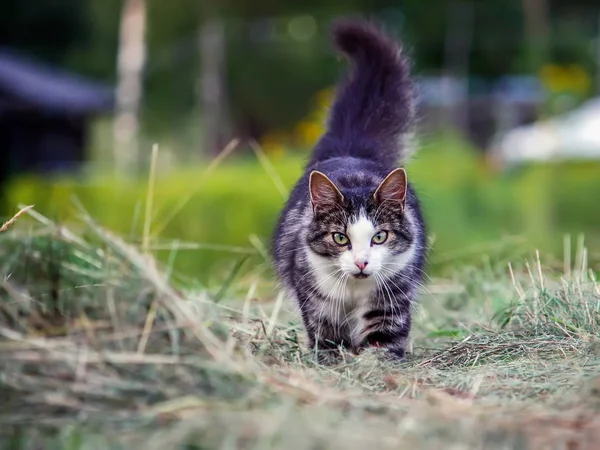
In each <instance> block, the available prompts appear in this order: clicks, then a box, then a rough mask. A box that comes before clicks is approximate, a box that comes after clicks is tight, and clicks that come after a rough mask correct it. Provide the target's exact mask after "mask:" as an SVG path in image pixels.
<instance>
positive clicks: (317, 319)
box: [299, 300, 351, 363]
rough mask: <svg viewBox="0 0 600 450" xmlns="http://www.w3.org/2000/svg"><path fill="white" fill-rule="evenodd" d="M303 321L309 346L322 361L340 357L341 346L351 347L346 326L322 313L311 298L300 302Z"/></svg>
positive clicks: (327, 361) (330, 360)
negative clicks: (341, 325)
mask: <svg viewBox="0 0 600 450" xmlns="http://www.w3.org/2000/svg"><path fill="white" fill-rule="evenodd" d="M313 301H314V300H313ZM299 304H300V307H301V311H302V322H303V323H304V329H305V330H306V335H307V341H308V342H307V344H308V348H309V349H310V350H311V351H313V352H314V353H315V354H316V356H317V359H318V360H319V361H320V362H322V363H329V362H332V361H334V360H336V359H338V358H339V356H340V348H343V347H350V346H351V341H350V337H349V333H348V332H347V329H346V328H347V327H346V328H343V329H342V328H340V326H339V325H337V324H335V323H333V322H332V321H331V320H330V319H329V318H328V317H327V316H325V315H323V314H322V313H321V310H320V308H318V307H317V305H311V304H310V300H305V301H304V302H300V303H299Z"/></svg>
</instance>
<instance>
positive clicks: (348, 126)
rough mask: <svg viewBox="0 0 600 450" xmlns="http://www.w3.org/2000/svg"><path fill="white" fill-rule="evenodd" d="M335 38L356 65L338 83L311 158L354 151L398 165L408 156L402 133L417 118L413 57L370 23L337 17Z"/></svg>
mask: <svg viewBox="0 0 600 450" xmlns="http://www.w3.org/2000/svg"><path fill="white" fill-rule="evenodd" d="M333 39H334V42H335V44H336V47H337V48H338V49H339V50H340V51H341V52H343V53H344V54H345V55H346V56H348V58H349V59H350V60H351V61H352V63H353V66H354V67H353V71H352V72H351V73H350V76H349V77H348V79H347V80H346V81H345V82H344V83H341V85H340V86H339V87H338V91H337V97H336V99H335V102H334V104H333V107H332V109H331V112H330V117H329V123H328V130H327V132H326V134H325V135H324V136H323V137H322V139H321V141H320V142H319V143H318V144H317V146H316V148H315V150H314V153H313V156H312V161H311V162H312V163H316V162H319V161H323V160H326V159H330V158H333V157H336V156H354V157H359V158H365V159H369V160H373V161H378V162H381V163H384V164H386V165H394V164H397V163H398V162H400V161H401V160H404V159H405V158H406V157H407V155H406V146H405V144H404V142H403V137H404V136H405V135H406V133H407V132H408V131H409V129H410V126H411V124H412V121H413V118H414V109H415V107H414V87H413V83H412V80H411V77H410V64H409V61H408V60H407V59H406V57H404V56H403V55H402V53H401V47H400V45H399V43H398V42H396V41H395V40H394V39H392V38H391V37H390V36H388V35H387V34H385V33H383V32H382V31H381V30H380V29H379V28H377V27H376V26H374V25H372V24H370V23H368V22H364V21H354V20H344V21H340V22H337V23H336V24H334V27H333Z"/></svg>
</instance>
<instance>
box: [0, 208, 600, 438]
mask: <svg viewBox="0 0 600 450" xmlns="http://www.w3.org/2000/svg"><path fill="white" fill-rule="evenodd" d="M28 214H29V215H30V216H31V218H30V219H28V220H23V221H20V223H19V225H18V226H16V227H13V228H12V229H11V230H10V231H7V232H6V233H2V234H1V235H0V249H1V251H2V255H3V256H2V260H1V262H0V270H1V271H2V280H3V281H2V288H3V289H2V290H1V292H0V296H1V297H0V354H1V355H0V405H1V406H0V427H1V431H0V436H1V437H0V443H1V446H2V447H3V448H4V447H7V448H15V449H17V448H27V449H29V448H31V449H34V448H35V449H37V448H44V449H52V448H68V449H79V448H128V449H131V448H144V449H153V448H157V449H164V448H286V449H288V448H290V449H296V448H297V449H305V448H306V449H308V448H319V449H326V448H332V449H334V448H349V449H354V448H355V449H362V448H368V447H369V446H371V445H377V447H378V448H445V449H467V448H481V449H495V448H498V449H500V448H519V449H521V448H522V449H527V448H565V449H586V448H596V447H595V443H596V442H598V441H599V440H600V416H599V415H598V413H597V411H598V408H599V407H600V374H599V368H600V366H599V363H600V343H599V342H598V341H597V338H598V335H599V331H600V291H599V288H598V284H597V283H596V282H595V280H594V278H593V273H592V272H589V271H588V268H587V267H586V265H585V262H584V261H583V260H582V258H580V257H578V258H575V264H574V265H575V266H576V267H577V270H573V268H572V267H571V265H570V264H569V270H568V274H565V275H560V274H552V272H553V270H552V268H544V267H542V264H541V262H540V259H539V256H538V257H537V258H535V259H534V260H533V261H532V262H531V263H529V264H524V265H523V267H521V268H519V267H515V268H511V271H510V272H509V271H508V270H507V268H506V265H505V264H492V263H489V262H486V263H485V264H483V265H482V267H478V268H467V267H465V268H461V269H460V270H457V272H456V275H455V276H453V278H451V279H444V280H441V279H438V280H432V281H431V283H430V284H429V286H428V291H429V292H428V293H424V300H423V308H422V309H420V310H419V311H417V313H416V324H415V328H414V342H413V349H412V350H413V351H412V353H411V354H410V355H409V358H408V360H407V361H406V362H403V363H401V364H391V363H384V362H382V360H381V359H380V358H379V357H378V355H377V353H376V352H375V351H369V352H366V353H364V354H362V355H360V356H358V357H356V356H354V357H353V356H351V355H344V357H345V358H344V360H343V362H340V363H339V364H337V365H335V366H321V365H319V364H317V363H316V360H315V357H314V355H313V354H311V353H310V352H307V351H306V350H305V347H304V344H303V334H302V330H301V328H300V327H299V325H298V321H297V320H296V318H295V317H294V316H293V314H291V313H290V312H289V311H288V309H287V308H286V306H285V304H284V303H282V299H281V297H277V296H274V295H273V292H274V289H273V286H272V284H271V283H270V282H269V280H265V279H264V277H262V276H261V275H259V273H260V272H258V271H256V270H254V269H252V268H250V269H247V270H246V271H244V272H243V273H241V274H240V275H239V276H238V277H237V278H236V279H235V281H234V280H233V279H232V278H230V279H229V280H228V281H227V284H228V285H227V286H226V287H227V289H222V288H223V287H222V286H219V287H218V288H217V289H216V290H215V292H212V291H211V290H205V289H201V290H197V291H190V290H189V289H187V288H185V287H182V285H181V283H180V282H178V280H177V279H174V278H173V277H172V276H170V275H169V274H170V273H171V268H170V267H163V268H158V267H157V265H156V263H155V261H154V260H153V259H152V258H151V257H150V256H149V255H148V254H147V253H146V252H145V251H143V250H145V249H147V248H148V247H149V245H150V243H149V242H148V240H146V242H145V247H144V249H138V248H135V247H133V246H131V245H129V244H127V243H126V242H124V241H123V240H122V239H120V238H119V237H117V236H114V235H113V234H111V233H110V232H108V231H107V230H105V229H103V228H102V227H100V226H98V225H97V224H96V223H94V221H93V220H92V219H91V218H90V217H88V216H85V215H83V220H82V224H81V227H79V229H78V230H69V229H66V228H64V227H60V226H56V225H55V224H53V223H51V222H50V221H48V220H47V219H45V218H44V217H42V216H40V215H39V214H37V213H36V212H35V211H28ZM578 254H585V252H583V251H580V252H579V253H578ZM215 298H217V299H218V300H219V302H218V303H216V302H215V301H214V299H215Z"/></svg>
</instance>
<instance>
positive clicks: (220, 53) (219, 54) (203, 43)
mask: <svg viewBox="0 0 600 450" xmlns="http://www.w3.org/2000/svg"><path fill="white" fill-rule="evenodd" d="M198 40H199V42H198V44H199V48H200V77H199V78H200V79H199V86H198V100H197V102H198V105H199V107H200V110H201V117H202V127H201V129H202V137H201V148H200V154H201V155H210V154H213V153H215V152H217V151H219V149H220V148H221V147H222V146H223V145H224V142H223V140H224V137H225V134H226V133H227V130H228V121H227V117H226V108H225V100H226V98H225V97H226V96H225V83H224V78H225V74H224V72H225V67H224V66H225V29H224V25H223V21H222V20H221V19H218V18H216V17H213V18H210V19H207V20H205V21H203V22H202V24H201V25H200V30H199V33H198Z"/></svg>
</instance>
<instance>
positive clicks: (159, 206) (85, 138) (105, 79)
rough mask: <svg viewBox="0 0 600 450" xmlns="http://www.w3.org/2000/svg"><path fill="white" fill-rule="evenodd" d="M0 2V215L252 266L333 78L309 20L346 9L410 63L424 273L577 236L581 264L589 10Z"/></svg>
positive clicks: (588, 182)
mask: <svg viewBox="0 0 600 450" xmlns="http://www.w3.org/2000/svg"><path fill="white" fill-rule="evenodd" d="M1 9H2V14H0V148H1V152H0V157H1V158H2V160H1V161H0V196H1V205H2V206H1V207H2V214H3V215H5V216H9V215H11V214H12V213H14V211H15V209H16V208H17V207H18V205H19V204H35V205H36V210H37V211H38V212H40V213H41V214H44V215H46V216H48V217H50V218H52V219H55V220H59V221H61V222H63V223H69V224H71V223H74V222H75V221H76V219H77V216H78V215H79V214H81V212H82V209H85V211H87V212H88V213H89V214H90V215H91V216H92V217H93V218H94V219H95V220H96V221H97V222H99V223H100V224H102V225H104V226H107V227H109V228H110V229H113V230H115V231H116V232H118V233H120V234H121V235H123V236H125V237H126V238H127V239H128V240H129V241H131V242H136V243H138V242H142V241H143V242H144V245H145V246H146V247H147V249H148V250H149V251H152V252H155V253H156V255H158V257H159V259H160V260H161V261H163V262H165V263H166V264H168V265H169V267H174V268H175V270H176V271H177V272H178V273H180V274H183V275H186V276H189V277H190V278H193V279H196V280H200V281H201V282H202V283H210V282H216V281H215V280H222V279H223V277H224V276H225V277H226V276H229V275H231V274H232V273H234V272H235V271H238V270H239V268H240V267H241V266H243V265H244V264H245V265H246V266H249V265H251V263H249V262H248V261H253V260H254V261H255V262H256V261H258V262H259V263H260V264H262V266H261V267H263V266H264V270H265V271H268V264H266V262H265V258H266V254H267V252H268V247H269V240H270V234H271V230H272V227H273V225H274V223H275V221H276V218H277V215H278V213H279V210H280V208H281V206H282V205H283V202H284V200H285V197H286V195H287V192H288V190H289V188H290V187H291V186H292V185H293V183H294V182H295V181H296V179H297V177H298V176H299V175H300V173H301V171H302V167H303V163H304V161H305V160H306V158H307V155H308V152H309V151H310V148H311V146H312V145H313V144H314V143H315V142H316V141H317V139H318V138H319V136H320V134H321V133H322V132H323V129H324V120H325V118H326V114H327V107H328V105H329V103H330V101H331V98H332V95H333V86H334V84H335V82H336V80H337V79H338V77H339V75H340V74H341V73H343V72H344V71H345V70H346V69H347V66H346V64H345V62H344V61H342V60H341V59H340V58H339V57H337V56H336V55H335V53H334V52H333V49H332V48H331V44H330V40H329V26H330V23H331V20H332V19H334V18H336V17H339V16H341V15H343V16H347V15H351V16H363V17H366V18H374V19H377V20H379V21H380V22H382V23H384V24H385V25H386V26H387V28H388V29H390V30H392V31H393V32H394V33H396V34H397V35H398V36H399V37H401V38H402V39H403V41H404V42H405V49H406V51H407V52H408V53H409V54H410V55H411V56H412V58H413V59H414V61H415V64H414V74H415V77H416V78H417V80H418V89H419V96H420V103H419V123H418V129H417V135H416V139H417V143H418V146H419V152H418V153H417V154H416V156H415V158H414V160H413V161H412V162H411V163H410V164H409V165H408V172H409V178H411V179H412V181H413V183H414V184H415V186H416V188H417V189H418V191H419V192H420V193H421V196H422V200H423V203H424V207H425V212H426V215H427V217H428V218H429V221H430V232H431V236H432V244H433V249H434V250H433V254H432V259H431V266H432V270H433V271H434V273H444V272H445V271H447V270H449V269H452V268H454V267H455V266H456V265H457V264H459V263H463V262H470V263H481V264H487V263H488V262H489V261H490V260H491V259H506V258H513V257H518V256H519V255H523V254H527V253H531V252H533V251H534V250H535V249H540V250H541V251H542V254H543V255H545V257H546V259H547V260H550V261H557V266H558V262H559V261H561V260H562V258H563V252H564V251H565V248H566V249H567V251H568V252H570V250H569V248H575V247H577V248H580V249H583V248H584V247H585V248H588V249H589V250H585V252H587V256H588V258H589V261H590V264H591V265H592V267H593V265H594V264H596V263H597V262H598V261H599V260H600V246H599V245H598V244H600V226H599V224H600V199H598V197H599V196H600V6H599V5H598V4H597V3H596V4H594V2H589V1H583V0H579V1H575V0H569V1H567V0H486V1H485V2H483V1H455V0H427V1H423V0H403V1H399V0H369V1H366V0H344V1H341V0H339V1H334V0H331V1H328V2H322V1H319V2H317V1H315V0H305V1H304V2H297V1H291V0H279V1H274V0H253V1H252V2H250V1H241V0H227V1H222V2H219V1H216V0H212V1H209V0H173V1H171V2H166V1H164V0H3V2H2V7H1ZM234 139H235V140H236V141H234ZM155 144H157V146H155ZM153 148H155V151H154V152H153ZM153 161H154V163H153ZM149 181H151V183H149ZM149 190H150V193H151V195H148V192H149ZM148 211H149V212H148ZM567 235H568V236H570V237H568V238H567V237H566V236H567ZM577 242H578V243H577ZM569 243H570V244H569ZM568 245H570V247H569V246H568ZM254 265H256V264H254ZM227 274H229V275H227Z"/></svg>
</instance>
